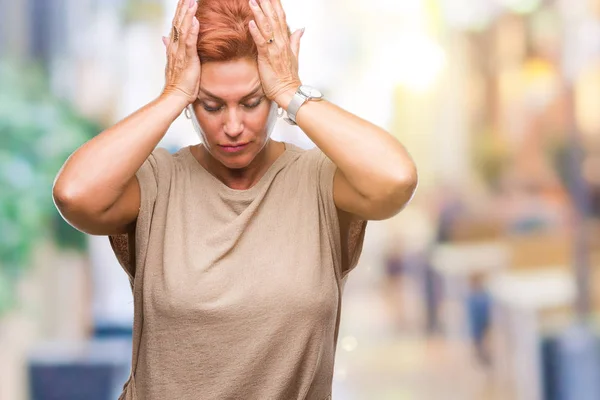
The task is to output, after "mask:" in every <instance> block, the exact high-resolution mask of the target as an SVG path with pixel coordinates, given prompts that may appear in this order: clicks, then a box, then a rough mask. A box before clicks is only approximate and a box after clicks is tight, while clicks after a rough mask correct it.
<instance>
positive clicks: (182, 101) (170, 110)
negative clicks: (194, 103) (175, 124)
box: [156, 92, 190, 120]
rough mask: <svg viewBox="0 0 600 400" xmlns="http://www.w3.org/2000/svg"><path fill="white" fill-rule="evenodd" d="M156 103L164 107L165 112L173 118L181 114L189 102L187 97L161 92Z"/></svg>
mask: <svg viewBox="0 0 600 400" xmlns="http://www.w3.org/2000/svg"><path fill="white" fill-rule="evenodd" d="M156 103H157V104H158V105H159V106H160V107H161V108H164V109H165V111H166V113H167V114H169V115H171V116H172V117H173V120H175V119H176V118H177V117H178V116H179V115H181V113H182V112H183V110H184V109H185V108H186V107H187V106H188V104H190V103H189V101H188V99H186V98H184V97H183V96H180V95H177V94H175V93H172V92H163V93H161V95H160V96H159V97H158V98H157V99H156Z"/></svg>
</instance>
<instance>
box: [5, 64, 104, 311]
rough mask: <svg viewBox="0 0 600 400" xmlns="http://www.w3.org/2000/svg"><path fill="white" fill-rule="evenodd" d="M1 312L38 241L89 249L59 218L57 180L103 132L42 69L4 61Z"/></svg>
mask: <svg viewBox="0 0 600 400" xmlns="http://www.w3.org/2000/svg"><path fill="white" fill-rule="evenodd" d="M0 87H1V88H2V90H1V91H0V315H1V314H2V313H3V312H5V311H6V310H7V309H8V308H10V307H12V306H14V302H15V298H14V290H15V286H16V285H15V283H16V280H17V279H18V278H19V276H20V274H21V272H22V271H23V270H24V269H25V268H27V266H28V265H29V264H30V262H31V257H32V255H33V253H34V249H35V247H36V245H37V244H39V243H40V241H41V240H43V239H46V238H48V239H50V240H51V241H53V242H54V243H56V245H57V246H59V247H61V248H70V249H75V250H79V251H84V250H85V244H86V240H85V235H84V234H82V233H80V232H78V231H77V230H75V229H73V228H72V227H71V226H70V225H68V224H67V223H66V222H64V220H63V219H62V218H61V217H60V214H59V213H58V211H57V210H56V208H55V207H54V203H53V200H52V184H53V182H54V178H55V176H56V174H57V172H58V171H59V169H60V167H61V166H62V164H63V163H64V162H65V160H66V159H67V157H68V156H69V155H70V154H71V153H72V152H73V151H74V150H75V149H76V148H77V147H79V146H81V145H82V144H83V143H84V142H86V141H87V140H89V139H90V138H91V137H93V136H94V135H95V134H96V133H97V132H99V131H100V129H101V128H100V127H99V126H98V125H97V124H95V123H93V122H91V121H89V120H86V119H85V118H83V117H81V116H80V115H78V114H77V112H76V111H75V110H74V109H73V108H72V107H71V106H70V105H69V104H68V103H67V102H65V101H63V100H61V99H58V98H56V97H55V96H53V95H52V94H51V92H50V90H49V89H48V79H47V76H46V74H45V73H44V72H43V69H42V68H39V67H36V66H23V65H15V64H9V63H8V62H4V63H1V64H0Z"/></svg>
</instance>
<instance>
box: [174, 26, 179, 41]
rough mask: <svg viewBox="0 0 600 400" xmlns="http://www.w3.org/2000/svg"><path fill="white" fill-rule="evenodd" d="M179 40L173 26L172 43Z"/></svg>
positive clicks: (177, 31) (175, 28)
mask: <svg viewBox="0 0 600 400" xmlns="http://www.w3.org/2000/svg"><path fill="white" fill-rule="evenodd" d="M178 40H179V30H178V29H177V27H176V26H173V41H174V42H176V41H178Z"/></svg>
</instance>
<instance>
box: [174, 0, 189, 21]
mask: <svg viewBox="0 0 600 400" xmlns="http://www.w3.org/2000/svg"><path fill="white" fill-rule="evenodd" d="M189 1H190V0H179V2H178V3H177V9H176V10H175V16H174V17H173V22H172V25H173V26H176V27H177V28H179V27H180V26H181V20H182V19H183V16H184V15H185V12H186V11H187V9H188V4H189Z"/></svg>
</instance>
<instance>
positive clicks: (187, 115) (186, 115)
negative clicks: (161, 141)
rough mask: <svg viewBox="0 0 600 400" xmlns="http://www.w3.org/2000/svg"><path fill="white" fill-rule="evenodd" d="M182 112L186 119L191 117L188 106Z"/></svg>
mask: <svg viewBox="0 0 600 400" xmlns="http://www.w3.org/2000/svg"><path fill="white" fill-rule="evenodd" d="M183 114H184V115H185V117H186V118H187V119H192V114H191V113H190V109H189V108H188V107H186V108H185V109H184V110H183Z"/></svg>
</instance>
